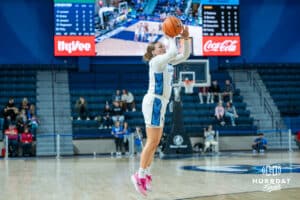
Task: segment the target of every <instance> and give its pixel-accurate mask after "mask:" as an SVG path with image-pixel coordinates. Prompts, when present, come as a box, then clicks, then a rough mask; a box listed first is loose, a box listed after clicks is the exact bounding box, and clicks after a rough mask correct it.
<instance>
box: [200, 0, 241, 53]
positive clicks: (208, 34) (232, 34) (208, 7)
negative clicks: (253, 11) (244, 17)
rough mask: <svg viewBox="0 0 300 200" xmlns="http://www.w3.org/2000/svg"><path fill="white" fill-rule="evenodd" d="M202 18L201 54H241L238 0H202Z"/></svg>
mask: <svg viewBox="0 0 300 200" xmlns="http://www.w3.org/2000/svg"><path fill="white" fill-rule="evenodd" d="M202 18H203V55H206V56H216V55H217V56H239V55H240V54H241V53H240V27H239V1H238V0H204V1H203V4H202Z"/></svg>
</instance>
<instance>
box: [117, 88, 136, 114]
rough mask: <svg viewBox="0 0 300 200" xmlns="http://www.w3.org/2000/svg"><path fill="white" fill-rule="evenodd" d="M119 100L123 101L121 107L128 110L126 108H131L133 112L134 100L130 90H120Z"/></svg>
mask: <svg viewBox="0 0 300 200" xmlns="http://www.w3.org/2000/svg"><path fill="white" fill-rule="evenodd" d="M121 101H122V102H123V108H124V110H126V112H128V108H130V109H131V110H132V112H135V111H136V109H135V101H134V96H133V94H132V93H131V92H129V91H127V90H125V89H124V90H122V96H121Z"/></svg>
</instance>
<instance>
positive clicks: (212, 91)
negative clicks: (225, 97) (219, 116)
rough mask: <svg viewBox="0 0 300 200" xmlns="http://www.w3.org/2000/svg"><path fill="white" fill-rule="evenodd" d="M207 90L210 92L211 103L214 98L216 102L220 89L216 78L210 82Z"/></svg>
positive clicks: (219, 95)
mask: <svg viewBox="0 0 300 200" xmlns="http://www.w3.org/2000/svg"><path fill="white" fill-rule="evenodd" d="M209 92H210V94H211V99H210V102H211V103H214V102H215V99H216V98H218V99H217V102H219V101H221V89H220V86H219V84H218V81H217V80H214V81H213V82H212V85H211V86H210V88H209Z"/></svg>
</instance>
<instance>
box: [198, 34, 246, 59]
mask: <svg viewBox="0 0 300 200" xmlns="http://www.w3.org/2000/svg"><path fill="white" fill-rule="evenodd" d="M202 47H203V56H240V55H241V42H240V36H204V37H203V46H202Z"/></svg>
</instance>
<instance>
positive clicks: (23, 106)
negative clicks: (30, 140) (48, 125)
mask: <svg viewBox="0 0 300 200" xmlns="http://www.w3.org/2000/svg"><path fill="white" fill-rule="evenodd" d="M22 109H24V110H25V114H26V115H27V113H28V112H29V109H30V104H29V102H28V99H27V98H26V97H24V98H23V99H22V102H21V105H20V109H19V110H22Z"/></svg>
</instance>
